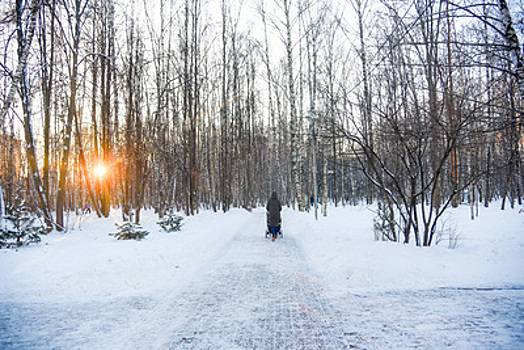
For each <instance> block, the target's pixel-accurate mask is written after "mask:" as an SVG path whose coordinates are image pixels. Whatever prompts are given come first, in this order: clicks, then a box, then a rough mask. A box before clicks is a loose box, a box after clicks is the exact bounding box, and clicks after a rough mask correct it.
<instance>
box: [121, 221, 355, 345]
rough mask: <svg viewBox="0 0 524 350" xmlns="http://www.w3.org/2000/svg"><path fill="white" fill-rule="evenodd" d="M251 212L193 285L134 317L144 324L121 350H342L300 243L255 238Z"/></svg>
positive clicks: (257, 227) (256, 225) (341, 341)
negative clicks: (247, 219) (151, 348)
mask: <svg viewBox="0 0 524 350" xmlns="http://www.w3.org/2000/svg"><path fill="white" fill-rule="evenodd" d="M255 216H256V220H251V221H250V222H249V224H248V225H247V226H245V227H244V228H243V229H242V231H240V232H238V234H237V235H235V237H234V238H233V240H231V241H230V242H229V243H228V245H226V247H225V248H224V249H223V250H222V251H221V252H220V253H219V254H218V255H217V258H216V259H215V260H214V261H213V263H212V265H211V266H208V267H207V268H206V269H204V271H202V274H201V275H200V276H199V279H198V280H197V281H195V283H193V284H192V285H190V286H188V288H186V289H185V291H184V292H183V293H182V294H181V295H178V296H177V297H176V298H174V299H170V300H166V301H165V302H163V303H160V304H159V305H158V306H157V307H155V308H153V309H152V310H150V312H148V313H145V314H144V315H141V317H140V320H135V322H136V323H137V324H141V325H143V324H145V325H149V327H147V328H148V329H147V330H146V331H145V332H139V330H138V329H137V333H136V337H132V338H131V339H130V340H129V341H128V342H127V343H125V344H124V346H123V348H131V347H134V346H137V344H143V345H144V346H147V347H153V348H172V349H218V348H221V349H236V348H240V349H255V348H256V349H343V348H347V347H348V345H347V342H346V340H345V339H344V333H343V331H342V330H341V329H340V328H338V327H337V319H338V318H339V317H338V316H339V315H337V313H336V311H335V310H334V309H333V308H332V307H331V306H330V305H329V303H328V302H327V301H326V300H325V299H324V298H323V296H322V290H321V287H320V285H319V284H318V282H317V281H316V280H315V279H314V278H313V277H312V273H311V271H310V270H309V268H308V265H307V264H306V262H305V258H304V256H303V255H302V251H301V249H300V247H299V246H298V245H297V243H296V242H295V240H294V239H293V238H291V237H287V236H286V238H285V239H284V240H280V241H278V242H275V243H273V242H271V241H269V240H265V239H262V236H263V233H262V232H260V228H261V227H264V221H265V216H264V215H263V214H255ZM159 315H161V316H160V317H159ZM159 330H161V331H160V332H159ZM137 347H139V348H140V347H142V346H137Z"/></svg>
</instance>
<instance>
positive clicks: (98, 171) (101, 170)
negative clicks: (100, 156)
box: [93, 164, 107, 179]
mask: <svg viewBox="0 0 524 350" xmlns="http://www.w3.org/2000/svg"><path fill="white" fill-rule="evenodd" d="M93 173H94V174H95V176H96V177H97V178H99V179H103V178H104V176H105V175H106V173H107V168H106V166H105V165H104V164H97V165H96V166H95V168H94V169H93Z"/></svg>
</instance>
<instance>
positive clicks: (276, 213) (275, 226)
mask: <svg viewBox="0 0 524 350" xmlns="http://www.w3.org/2000/svg"><path fill="white" fill-rule="evenodd" d="M266 210H267V228H268V231H269V232H270V233H271V236H272V238H271V240H272V241H275V239H277V236H278V233H279V232H280V225H281V224H282V218H281V216H280V212H281V211H282V204H280V201H279V200H278V197H277V193H276V192H275V191H273V192H272V193H271V198H269V200H268V202H267V205H266Z"/></svg>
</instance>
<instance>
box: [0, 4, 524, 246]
mask: <svg viewBox="0 0 524 350" xmlns="http://www.w3.org/2000/svg"><path fill="white" fill-rule="evenodd" d="M523 36H524V4H523V3H522V2H519V1H513V2H511V1H510V2H509V3H508V2H507V1H506V0H496V1H488V0H457V1H450V0H396V1H388V0H338V1H329V0H239V1H232V0H158V1H148V0H129V1H122V0H4V1H2V3H1V4H0V42H1V43H2V48H3V50H2V51H1V52H0V210H1V211H0V216H3V215H7V214H13V213H12V212H13V211H14V209H13V208H16V205H17V204H16V203H20V202H21V201H24V203H26V205H27V208H28V211H29V212H30V213H32V215H36V216H38V217H41V218H42V219H43V220H44V221H45V223H46V226H47V230H48V231H51V230H53V229H56V230H58V231H64V230H68V224H67V222H68V220H67V218H68V216H69V215H71V214H74V213H80V212H82V211H85V210H89V211H91V210H92V211H93V212H94V213H96V215H98V216H99V217H107V216H109V214H110V211H111V210H114V209H115V208H119V209H121V212H122V219H123V220H124V221H133V222H136V223H139V222H140V220H141V212H142V211H143V210H144V209H153V210H154V211H155V213H157V214H158V216H159V217H160V218H161V217H163V216H164V215H165V214H166V213H168V212H170V211H171V210H179V211H183V212H185V213H186V214H187V215H194V214H196V213H198V212H199V211H201V210H208V209H209V210H212V211H224V212H226V211H228V210H230V209H231V208H234V207H240V208H246V209H248V210H251V209H252V208H256V207H258V206H263V205H265V202H266V200H267V199H268V197H269V195H270V193H271V191H276V192H277V193H278V194H279V196H280V197H281V200H282V201H283V204H285V205H288V206H290V207H292V208H296V209H297V210H299V211H311V212H312V213H314V215H315V217H317V216H321V215H327V214H328V213H327V211H328V207H329V206H328V204H332V205H334V206H351V205H357V204H359V203H367V204H371V203H375V204H376V205H377V208H378V209H377V214H376V218H375V223H376V224H375V228H376V229H378V230H379V231H380V232H379V235H380V236H381V239H385V240H390V241H399V242H404V243H412V244H415V245H417V246H429V245H432V244H433V243H434V241H435V234H436V232H437V231H438V229H439V220H440V219H441V217H442V215H443V213H444V212H445V211H446V210H447V209H448V208H452V207H458V206H460V205H469V206H470V208H471V209H470V210H471V217H472V218H474V217H475V216H476V215H477V214H478V208H479V206H485V207H488V206H490V205H498V206H500V209H505V208H507V207H508V206H509V207H511V208H513V207H514V206H516V205H521V204H522V199H523V198H524V169H523V160H524V136H523V135H524V119H523V117H522V115H523V106H524V104H523V101H524V54H523V49H522V48H523V46H522V45H523ZM494 201H496V202H494ZM493 203H496V204H493ZM10 211H11V213H10ZM0 225H3V224H2V223H1V222H0Z"/></svg>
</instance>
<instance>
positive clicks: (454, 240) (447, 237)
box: [435, 219, 461, 249]
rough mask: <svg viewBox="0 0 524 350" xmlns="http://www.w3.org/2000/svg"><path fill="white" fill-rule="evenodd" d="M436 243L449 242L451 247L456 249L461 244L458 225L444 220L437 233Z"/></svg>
mask: <svg viewBox="0 0 524 350" xmlns="http://www.w3.org/2000/svg"><path fill="white" fill-rule="evenodd" d="M435 237H436V238H435V244H436V245H440V244H441V243H442V242H445V241H447V242H448V248H449V249H455V248H457V247H458V246H459V245H460V241H461V237H460V234H459V233H458V229H457V227H456V226H454V225H452V224H450V223H449V222H448V221H447V220H445V219H444V220H442V222H441V223H440V225H439V227H438V229H437V230H436V233H435Z"/></svg>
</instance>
